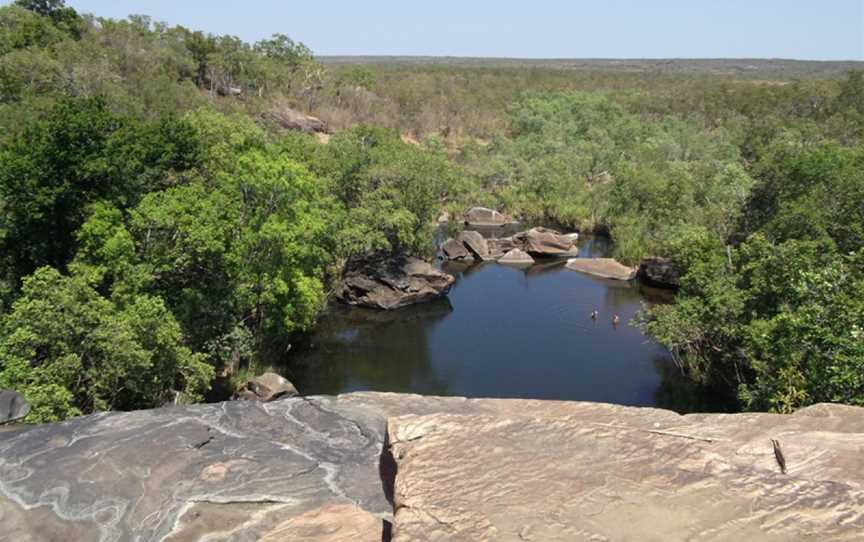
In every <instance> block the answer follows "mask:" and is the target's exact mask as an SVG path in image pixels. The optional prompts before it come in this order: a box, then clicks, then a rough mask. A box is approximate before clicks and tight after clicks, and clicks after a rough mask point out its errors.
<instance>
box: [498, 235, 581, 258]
mask: <svg viewBox="0 0 864 542" xmlns="http://www.w3.org/2000/svg"><path fill="white" fill-rule="evenodd" d="M513 243H514V244H516V246H518V247H519V248H521V249H522V250H523V251H525V252H527V253H528V254H531V255H532V256H540V257H558V258H575V257H576V256H578V255H579V249H578V248H577V247H576V243H575V241H574V240H573V239H572V238H571V237H569V236H567V235H562V234H561V233H559V232H557V231H555V230H550V229H548V228H531V229H530V230H528V231H524V232H521V233H517V234H516V235H514V236H513Z"/></svg>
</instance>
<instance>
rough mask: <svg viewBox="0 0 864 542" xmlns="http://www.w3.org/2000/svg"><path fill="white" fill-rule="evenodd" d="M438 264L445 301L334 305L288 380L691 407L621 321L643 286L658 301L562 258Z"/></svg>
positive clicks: (586, 249) (601, 244) (331, 388)
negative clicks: (448, 283)
mask: <svg viewBox="0 0 864 542" xmlns="http://www.w3.org/2000/svg"><path fill="white" fill-rule="evenodd" d="M608 251H609V247H608V244H607V243H606V242H605V241H604V240H602V239H594V238H588V239H585V240H583V241H581V242H580V254H582V255H583V256H586V257H592V256H593V257H599V256H606V255H607V254H608ZM446 269H447V271H448V272H450V273H452V274H454V275H455V276H456V277H457V282H456V284H455V286H454V287H453V289H452V290H451V293H450V296H449V302H448V301H447V300H442V301H441V302H437V303H432V304H427V305H417V306H414V307H409V308H406V309H401V310H398V311H393V312H379V311H366V310H361V309H349V308H346V307H341V306H333V307H331V308H330V310H329V311H328V313H327V315H326V316H325V317H324V318H323V319H322V322H321V324H320V326H319V327H318V329H317V330H316V331H315V333H314V334H312V335H311V336H310V337H309V338H308V341H307V343H306V344H304V345H298V347H297V348H295V349H294V350H293V351H292V352H291V356H290V359H288V360H286V364H285V366H286V368H285V372H286V375H287V376H288V377H289V378H290V379H292V380H293V381H294V382H295V384H296V385H297V387H298V389H300V390H301V392H303V393H304V394H319V393H323V394H334V393H342V392H349V391H356V390H377V391H393V392H411V393H421V394H434V395H463V396H468V397H522V398H539V399H568V400H587V401H603V402H612V403H619V404H626V405H643V406H654V405H661V406H667V407H673V408H676V409H679V410H690V407H691V406H692V405H694V404H695V403H694V402H692V401H690V402H688V401H686V400H678V398H677V396H676V392H677V391H679V390H682V389H683V386H682V384H681V382H682V380H681V379H680V378H677V376H676V375H680V373H676V371H677V369H676V368H675V367H674V365H673V364H672V362H671V359H670V357H669V355H668V352H666V351H665V350H664V349H663V348H661V347H660V346H658V345H657V344H654V343H653V342H651V341H650V340H648V339H647V338H646V337H645V336H643V335H642V334H641V333H640V332H639V330H638V329H636V328H634V327H633V326H630V325H627V324H628V323H629V322H630V321H631V320H632V319H633V318H634V316H635V315H636V313H637V312H638V311H639V309H640V308H641V306H642V303H643V301H645V294H646V293H648V294H649V299H652V300H653V301H652V302H662V298H659V297H657V295H659V294H656V292H652V291H649V290H646V289H645V288H644V287H641V286H639V285H630V284H627V283H621V282H618V281H608V280H601V279H595V278H592V277H588V276H585V275H583V274H580V273H576V272H574V271H570V270H568V269H566V268H565V267H564V266H563V262H560V261H559V262H543V263H540V264H538V265H535V266H533V267H531V268H529V269H517V268H511V267H507V266H501V265H497V264H495V263H485V264H479V265H474V266H469V265H465V264H447V265H446ZM593 310H597V311H598V312H599V317H598V319H597V320H596V321H595V320H592V319H591V312H592V311H593ZM615 314H618V315H620V318H621V324H620V325H618V326H613V325H612V322H611V319H612V317H613V315H615ZM682 393H683V392H682ZM700 407H701V409H702V410H705V409H707V407H705V406H704V405H700Z"/></svg>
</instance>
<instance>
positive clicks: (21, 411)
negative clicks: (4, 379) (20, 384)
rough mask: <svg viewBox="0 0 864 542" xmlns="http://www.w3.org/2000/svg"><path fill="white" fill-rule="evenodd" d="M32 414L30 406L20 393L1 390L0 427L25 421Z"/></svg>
mask: <svg viewBox="0 0 864 542" xmlns="http://www.w3.org/2000/svg"><path fill="white" fill-rule="evenodd" d="M27 414H30V405H29V404H28V403H27V401H26V400H25V399H24V397H22V396H21V394H20V393H18V392H14V391H8V390H0V425H3V424H7V423H12V422H15V421H18V420H23V419H24V418H25V417H26V416H27Z"/></svg>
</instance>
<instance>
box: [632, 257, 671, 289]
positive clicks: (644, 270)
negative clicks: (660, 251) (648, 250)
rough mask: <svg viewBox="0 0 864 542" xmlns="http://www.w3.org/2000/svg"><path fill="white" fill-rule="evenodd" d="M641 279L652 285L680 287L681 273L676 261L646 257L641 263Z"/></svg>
mask: <svg viewBox="0 0 864 542" xmlns="http://www.w3.org/2000/svg"><path fill="white" fill-rule="evenodd" d="M639 279H640V280H642V281H643V282H645V284H648V285H650V286H657V287H659V288H678V287H679V286H680V285H681V274H680V272H679V271H678V268H677V267H676V266H675V263H674V262H672V260H669V259H667V258H658V257H653V258H645V259H644V260H642V263H641V264H639Z"/></svg>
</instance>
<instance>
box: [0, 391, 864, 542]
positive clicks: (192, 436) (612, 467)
mask: <svg viewBox="0 0 864 542" xmlns="http://www.w3.org/2000/svg"><path fill="white" fill-rule="evenodd" d="M388 438H389V445H388V444H387V443H388ZM771 439H776V440H777V441H778V442H779V443H780V446H781V448H782V453H783V455H784V458H785V463H786V467H787V472H786V474H783V473H782V472H781V470H780V467H779V465H778V462H777V459H776V458H775V455H774V451H773V447H772V445H771ZM385 448H386V449H389V450H392V452H393V457H394V458H395V465H394V464H393V462H392V459H391V458H390V456H389V455H388V454H387V453H386V450H385ZM862 450H864V409H858V408H853V407H843V406H837V405H818V406H815V407H810V408H807V409H803V410H801V411H799V412H798V413H796V414H794V415H790V416H780V415H772V414H739V415H710V414H707V415H687V416H680V415H678V414H675V413H673V412H669V411H664V410H658V409H646V408H628V407H621V406H615V405H604V404H596V403H578V402H556V401H528V400H497V399H461V398H437V397H420V396H416V395H399V394H379V393H355V394H348V395H343V396H339V397H309V398H300V397H297V398H288V399H283V400H279V401H275V402H272V403H255V402H233V403H223V404H218V405H200V406H194V407H172V408H166V409H159V410H152V411H141V412H131V413H116V414H102V415H96V416H89V417H85V418H79V419H76V420H71V421H69V422H66V423H63V424H55V425H46V426H40V427H35V428H30V429H26V430H22V431H15V432H11V433H3V437H2V439H0V525H2V526H3V529H2V531H0V540H6V539H8V540H15V541H22V542H27V541H37V540H40V541H41V540H81V541H87V540H106V541H107V540H112V541H113V540H171V541H183V540H200V539H202V538H206V539H208V540H273V541H275V540H306V541H312V540H315V541H318V540H322V541H323V540H361V541H362V540H370V541H371V540H374V541H378V540H386V539H388V537H389V536H390V522H393V524H392V536H393V538H394V539H396V540H421V541H422V540H627V539H632V540H685V539H699V540H732V539H735V540H856V539H860V533H861V532H864V457H862V453H861V451H862ZM394 468H398V471H396V473H395V481H394ZM394 505H395V509H396V510H397V511H396V514H395V518H394V516H393V510H394Z"/></svg>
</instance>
